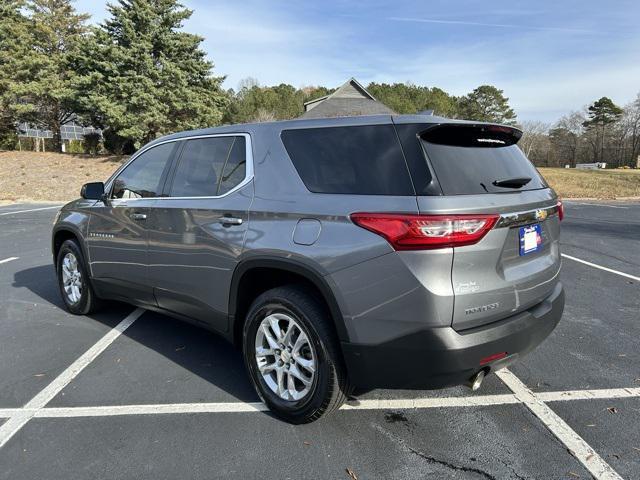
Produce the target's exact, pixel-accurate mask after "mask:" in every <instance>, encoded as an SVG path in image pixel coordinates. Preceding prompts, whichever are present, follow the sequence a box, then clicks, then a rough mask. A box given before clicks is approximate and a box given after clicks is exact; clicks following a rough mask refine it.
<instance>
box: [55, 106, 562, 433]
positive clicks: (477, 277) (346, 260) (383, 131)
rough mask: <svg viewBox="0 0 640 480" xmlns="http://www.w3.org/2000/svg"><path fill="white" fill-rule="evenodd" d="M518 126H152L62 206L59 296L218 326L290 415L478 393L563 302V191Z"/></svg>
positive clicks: (83, 306)
mask: <svg viewBox="0 0 640 480" xmlns="http://www.w3.org/2000/svg"><path fill="white" fill-rule="evenodd" d="M521 135H522V132H520V131H519V130H517V129H515V128H513V127H509V126H502V125H493V124H485V123H473V122H464V121H456V120H450V119H445V118H439V117H435V116H370V117H352V118H333V119H318V120H293V121H285V122H274V123H261V124H255V125H231V126H224V127H220V128H212V129H206V130H199V131H191V132H182V133H177V134H174V135H170V136H167V137H163V138H160V139H158V140H156V141H153V142H151V143H149V144H148V145H146V146H144V147H143V148H142V149H140V151H139V152H138V153H136V154H135V155H133V157H132V158H131V160H130V161H129V162H127V163H126V164H125V165H123V166H122V167H121V168H120V169H119V170H118V171H117V172H116V173H115V174H114V175H113V176H112V177H111V178H110V179H109V180H108V181H107V182H106V183H104V184H103V183H101V182H99V183H89V184H86V185H85V186H84V187H83V189H82V192H81V195H82V198H81V199H78V200H76V201H73V202H71V203H69V204H68V205H66V206H65V207H63V208H62V210H61V212H60V214H59V216H58V218H57V220H56V222H55V225H54V227H53V239H52V247H53V257H54V261H55V264H56V269H57V275H58V279H59V284H60V291H61V294H62V297H63V299H64V302H65V304H66V306H67V307H68V309H69V310H70V311H71V312H72V313H76V314H88V313H90V312H92V311H94V310H95V309H96V308H97V306H98V304H99V303H100V300H102V299H115V300H122V301H125V302H129V303H131V304H134V305H138V306H141V307H143V308H146V309H149V310H155V311H159V312H162V313H166V314H168V315H172V316H174V317H177V318H180V319H183V320H186V321H188V322H191V323H194V324H196V325H201V326H203V327H205V328H208V329H211V330H214V331H215V332H218V333H219V334H221V335H223V336H224V337H225V338H227V339H228V340H229V341H231V342H234V343H235V344H236V345H238V346H239V347H240V348H241V349H242V351H243V352H244V359H245V362H246V367H247V370H248V372H249V375H250V377H251V380H252V382H253V384H254V385H255V388H256V390H257V392H258V394H259V395H260V397H261V398H262V400H263V401H264V402H265V403H266V404H267V405H268V406H269V407H270V408H271V410H272V411H273V412H275V413H276V414H277V415H278V416H280V417H282V418H284V419H286V420H287V421H290V422H294V423H303V422H310V421H313V420H315V419H317V418H319V417H321V416H322V415H323V414H325V413H328V412H330V411H332V410H335V409H337V408H338V407H339V406H340V405H341V404H342V403H343V402H344V401H345V399H346V398H347V397H348V396H350V395H355V394H357V393H358V392H366V391H369V390H372V389H375V388H404V389H424V388H427V389H431V388H442V387H447V386H452V385H460V384H468V385H469V386H472V387H473V388H474V389H475V388H477V387H479V386H480V384H481V383H482V380H483V378H484V376H485V374H487V373H490V372H492V371H495V370H497V369H499V368H502V367H504V366H506V365H508V364H509V363H510V362H513V361H514V360H515V359H517V358H518V357H520V356H522V355H523V354H525V353H527V352H528V351H530V350H531V349H532V348H534V347H535V346H537V345H538V344H539V343H540V342H542V341H543V340H544V339H545V338H546V337H547V336H548V335H549V334H550V333H551V331H552V330H553V329H554V327H555V326H556V325H557V323H558V321H559V320H560V317H561V315H562V311H563V307H564V293H563V289H562V285H561V283H560V282H559V280H558V275H559V271H560V252H559V236H560V220H562V216H563V209H562V204H561V202H559V200H558V197H557V196H556V194H555V192H554V191H553V190H552V189H551V188H549V186H548V185H547V184H546V183H545V181H544V179H543V178H542V177H541V176H540V174H539V173H538V172H537V170H536V169H535V168H534V167H533V165H532V164H531V163H530V162H529V161H528V160H527V159H526V157H525V156H524V155H523V153H522V152H521V150H520V149H519V148H518V146H517V145H516V142H517V141H518V140H519V138H520V137H521Z"/></svg>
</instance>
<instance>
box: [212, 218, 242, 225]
mask: <svg viewBox="0 0 640 480" xmlns="http://www.w3.org/2000/svg"><path fill="white" fill-rule="evenodd" d="M217 222H218V223H221V224H223V225H242V219H241V218H235V217H219V218H218V219H217Z"/></svg>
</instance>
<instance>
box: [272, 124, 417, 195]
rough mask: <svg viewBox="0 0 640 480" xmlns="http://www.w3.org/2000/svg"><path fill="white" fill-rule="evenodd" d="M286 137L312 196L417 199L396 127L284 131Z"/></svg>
mask: <svg viewBox="0 0 640 480" xmlns="http://www.w3.org/2000/svg"><path fill="white" fill-rule="evenodd" d="M281 136H282V142H283V143H284V146H285V148H286V150H287V153H288V154H289V157H290V158H291V161H292V162H293V165H294V167H295V168H296V170H297V172H298V175H300V178H301V179H302V181H303V182H304V184H305V186H306V187H307V189H308V190H310V191H311V192H314V193H342V194H359V195H399V196H406V195H415V192H414V189H413V185H412V183H411V178H410V177H409V171H408V170H407V164H406V162H405V160H404V156H403V154H402V149H401V147H400V144H399V143H398V139H397V136H396V133H395V130H394V128H393V126H392V125H372V126H371V125H369V126H354V127H325V128H305V129H295V130H284V131H283V132H282V135H281Z"/></svg>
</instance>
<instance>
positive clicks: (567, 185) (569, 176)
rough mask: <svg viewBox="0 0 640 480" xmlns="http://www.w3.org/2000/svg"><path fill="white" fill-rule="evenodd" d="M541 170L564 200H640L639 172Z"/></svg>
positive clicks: (566, 169)
mask: <svg viewBox="0 0 640 480" xmlns="http://www.w3.org/2000/svg"><path fill="white" fill-rule="evenodd" d="M539 170H540V173H542V175H543V176H544V178H545V179H546V180H547V182H549V184H550V185H551V186H552V187H553V189H554V190H555V191H556V192H557V193H558V194H559V195H560V196H561V197H563V198H603V199H614V198H621V197H640V170H576V169H573V168H572V169H568V168H540V169H539Z"/></svg>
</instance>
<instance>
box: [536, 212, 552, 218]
mask: <svg viewBox="0 0 640 480" xmlns="http://www.w3.org/2000/svg"><path fill="white" fill-rule="evenodd" d="M548 215H549V214H548V213H547V211H546V210H536V220H545V219H546V218H547V216H548Z"/></svg>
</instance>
